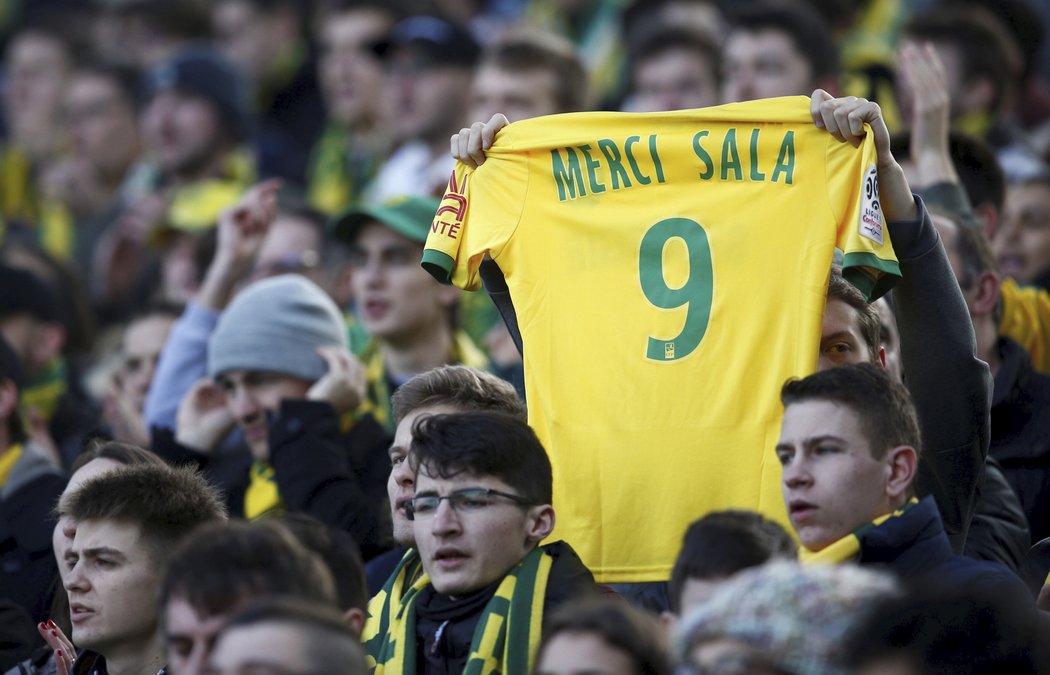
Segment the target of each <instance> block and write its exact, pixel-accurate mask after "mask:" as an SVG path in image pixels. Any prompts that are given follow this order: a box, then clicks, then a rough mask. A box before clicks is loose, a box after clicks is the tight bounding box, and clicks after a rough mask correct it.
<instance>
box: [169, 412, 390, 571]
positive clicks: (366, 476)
mask: <svg viewBox="0 0 1050 675" xmlns="http://www.w3.org/2000/svg"><path fill="white" fill-rule="evenodd" d="M153 440H154V451H155V452H157V454H159V455H160V456H161V457H164V458H165V459H166V460H168V461H169V462H171V463H174V464H185V463H191V464H195V465H197V466H199V467H201V469H202V470H204V471H205V472H206V474H208V472H209V468H210V466H209V465H210V458H209V457H208V456H207V455H203V454H201V453H198V452H195V451H193V450H192V449H190V448H187V447H184V446H181V445H179V444H178V443H176V442H175V438H174V435H173V434H172V433H171V432H170V431H168V430H164V429H159V428H155V429H154V436H153ZM390 442H391V438H390V435H389V434H388V433H387V432H386V430H384V429H383V428H382V427H380V426H379V424H378V423H377V422H376V421H375V420H374V419H373V418H372V416H371V415H365V416H363V417H362V418H361V419H359V420H357V421H356V422H355V423H354V425H353V426H352V427H351V428H350V430H349V431H348V432H347V433H345V434H344V433H342V432H341V431H340V427H339V418H338V417H337V416H336V414H335V411H334V410H333V408H332V407H331V406H330V405H328V404H327V403H323V402H318V401H283V402H282V403H281V407H280V409H279V410H278V413H277V415H275V416H274V417H273V419H272V420H270V435H269V445H270V464H271V465H272V466H273V469H274V476H275V479H276V481H277V492H278V493H279V494H280V495H281V499H282V500H283V502H284V506H285V508H286V509H287V510H288V511H294V512H301V513H308V514H310V515H311V516H314V517H315V518H317V519H319V520H321V521H322V522H324V523H325V524H327V525H328V526H329V527H334V528H337V529H341V530H345V531H347V532H349V533H350V534H351V535H352V536H353V537H354V539H355V540H356V541H357V543H358V545H359V546H360V547H361V555H362V556H363V557H364V559H365V560H368V559H370V558H373V557H375V556H376V555H378V554H379V553H382V552H383V551H385V550H386V549H387V548H388V547H387V546H385V541H386V539H387V538H388V536H389V531H390V523H389V511H388V509H387V506H386V480H387V476H388V474H389V473H390V460H389V457H388V455H387V449H388V448H389V447H390ZM241 461H242V465H243V470H241V471H240V472H239V473H238V474H236V477H233V474H231V473H230V472H229V471H227V472H226V476H225V477H223V478H222V480H216V481H214V482H215V483H216V484H217V485H218V486H219V487H221V488H222V489H223V491H224V492H225V495H226V501H227V507H228V508H229V511H230V514H231V515H234V516H243V514H244V496H245V493H246V491H247V489H248V486H249V484H250V480H249V467H250V465H251V459H250V457H244V459H243V460H241ZM211 478H212V477H211V475H210V474H209V479H211Z"/></svg>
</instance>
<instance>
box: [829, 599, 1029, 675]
mask: <svg viewBox="0 0 1050 675" xmlns="http://www.w3.org/2000/svg"><path fill="white" fill-rule="evenodd" d="M1035 614H1036V610H1035V608H1034V606H1033V605H1032V602H1031V599H1030V598H1004V597H1002V596H1001V595H993V594H991V593H989V592H988V591H986V590H976V591H975V589H973V588H948V587H943V588H942V587H940V586H939V585H938V586H935V587H934V588H932V589H931V588H915V589H913V590H912V591H911V592H910V593H907V594H905V595H904V596H902V597H899V598H897V597H894V598H891V599H888V600H883V601H881V602H880V603H879V604H878V605H876V607H875V608H874V609H873V610H871V611H870V612H868V613H867V614H866V615H864V617H863V619H862V620H861V621H860V622H859V623H858V625H857V626H856V627H855V628H854V630H853V631H851V634H850V635H849V637H848V638H847V640H846V644H845V649H844V651H843V653H844V654H846V655H848V663H847V665H848V666H850V669H851V672H853V669H854V668H855V669H857V671H859V670H860V669H861V668H862V667H863V666H866V665H869V664H874V663H877V662H880V661H883V660H884V659H892V660H893V661H894V662H898V661H899V660H903V661H905V662H906V663H908V664H910V665H911V667H912V669H913V670H914V671H915V672H922V673H931V675H932V674H938V675H939V674H941V673H944V674H945V675H947V674H948V673H958V672H966V673H973V674H975V675H994V674H997V673H1016V674H1018V675H1022V674H1025V673H1031V674H1032V675H1035V673H1039V672H1045V671H1044V670H1040V669H1039V659H1038V657H1036V656H1035V654H1036V653H1037V652H1038V651H1039V650H1038V648H1039V646H1040V640H1039V637H1038V636H1037V630H1038V629H1037V626H1038V625H1039V623H1040V622H1039V620H1038V619H1037V618H1036V616H1035Z"/></svg>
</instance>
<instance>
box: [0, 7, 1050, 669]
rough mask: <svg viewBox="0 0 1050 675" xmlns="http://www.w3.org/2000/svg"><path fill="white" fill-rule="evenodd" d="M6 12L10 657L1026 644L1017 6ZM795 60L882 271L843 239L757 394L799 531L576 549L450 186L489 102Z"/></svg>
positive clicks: (1023, 173)
mask: <svg viewBox="0 0 1050 675" xmlns="http://www.w3.org/2000/svg"><path fill="white" fill-rule="evenodd" d="M0 8H3V9H4V10H5V11H2V12H0V30H2V36H3V37H2V40H3V63H2V66H0V86H2V89H0V94H2V96H0V102H2V108H0V131H2V140H0V672H11V673H16V674H18V675H23V674H30V673H40V674H44V673H58V674H60V675H66V674H68V673H94V674H97V675H105V674H107V673H108V674H109V675H154V673H158V672H167V673H170V674H171V675H190V674H197V673H206V672H207V673H222V674H224V675H234V674H236V673H248V672H280V673H288V674H293V673H294V674H300V675H317V674H320V673H365V672H375V673H384V672H385V673H409V672H421V673H460V672H471V673H474V672H477V673H489V672H507V673H515V674H524V673H531V672H536V673H551V674H554V673H564V674H568V673H584V672H587V673H590V672H600V673H639V674H641V673H645V674H650V673H652V674H658V673H671V672H673V671H674V669H675V668H676V667H680V668H683V669H684V670H683V671H682V672H694V673H783V674H795V675H804V674H810V673H813V674H817V673H846V672H856V673H868V674H874V673H885V672H896V673H908V674H915V675H922V674H926V673H931V674H932V673H947V672H976V673H985V672H987V673H992V672H995V673H999V672H1011V673H1029V672H1030V673H1036V672H1050V650H1048V649H1047V645H1050V617H1047V615H1046V614H1045V612H1046V611H1050V37H1048V36H1050V10H1048V9H1047V7H1046V6H1044V5H1043V4H1042V3H1039V2H1035V1H1033V0H996V1H995V2H993V1H992V0H910V1H907V2H898V1H894V0H860V1H857V2H826V1H824V2H817V1H816V0H811V1H809V2H802V1H793V2H788V1H777V0H763V1H761V2H760V1H759V0H753V1H748V2H742V1H739V0H733V1H730V0H652V1H641V0H635V1H634V2H630V1H629V0H474V1H471V0H432V1H429V2H428V1H426V0H418V1H410V0H312V1H311V2H300V1H295V0H213V1H209V2H205V1H204V0H95V1H93V2H74V1H72V0H62V1H60V0H51V1H49V2H43V1H37V0H34V2H31V3H30V2H21V3H20V2H7V3H0ZM799 95H801V96H807V97H809V96H812V102H813V115H814V121H815V123H816V124H817V125H818V126H819V127H821V128H826V129H827V130H828V132H829V133H830V134H832V135H833V136H835V138H836V139H837V140H839V141H853V142H855V143H856V142H857V141H858V139H859V137H860V136H862V135H863V134H864V132H863V130H861V129H860V127H859V126H854V125H851V121H852V122H856V123H857V124H859V122H857V120H860V121H863V122H866V123H868V124H869V125H870V126H869V127H868V128H869V132H868V133H871V134H872V135H873V136H874V139H875V146H876V149H877V151H878V160H879V167H878V168H879V180H880V183H881V185H880V190H881V194H882V200H883V209H884V212H885V214H886V216H887V227H888V229H889V231H890V234H891V236H892V237H893V242H894V246H895V248H896V255H897V258H898V259H899V261H900V269H901V275H902V279H901V281H900V283H899V284H898V286H897V288H896V289H895V290H894V291H893V292H892V293H891V294H890V295H888V296H886V298H885V299H880V300H878V301H876V302H874V303H870V304H869V303H868V302H867V300H866V299H865V297H864V296H863V295H862V294H861V293H860V291H858V290H857V289H856V288H854V287H853V286H852V285H851V284H850V283H849V282H848V281H846V279H845V278H844V277H843V276H842V274H841V271H840V269H838V268H834V269H832V270H831V271H830V281H829V289H828V300H827V306H826V309H825V314H824V325H823V330H822V335H821V342H820V344H819V345H814V346H813V348H814V349H815V350H819V357H818V364H817V371H818V372H817V373H815V374H812V375H810V376H808V377H805V378H802V379H799V380H794V381H791V382H788V383H786V384H785V385H784V388H783V389H782V390H781V391H779V392H778V391H773V392H753V394H754V395H755V396H768V397H776V396H778V395H779V396H780V400H781V402H782V404H783V406H784V410H785V414H784V420H783V426H782V429H781V435H780V440H779V442H778V443H777V445H776V447H775V448H773V447H770V448H768V449H765V450H766V454H767V458H768V461H770V462H772V461H774V460H779V463H780V464H781V466H782V470H783V480H782V485H783V494H784V501H785V506H786V509H787V513H788V522H785V523H777V522H774V521H773V520H770V519H768V518H766V517H764V516H763V515H760V514H758V513H755V512H751V511H746V510H732V511H721V512H715V513H710V514H700V513H698V514H690V517H691V518H695V522H694V523H693V524H692V526H691V527H690V528H689V529H688V531H687V532H685V533H684V538H683V541H682V545H681V552H680V553H679V556H678V559H677V561H674V568H673V572H672V574H671V576H670V579H669V580H668V581H666V582H659V583H630V584H616V585H614V586H611V587H610V586H608V585H605V584H598V583H596V582H595V579H594V577H593V576H592V574H591V572H590V571H589V570H588V568H587V566H586V565H585V564H584V561H583V560H581V559H580V557H579V556H577V554H576V553H575V551H574V550H573V549H572V546H571V542H564V541H553V542H552V541H549V538H548V535H550V533H551V532H552V530H553V529H554V525H555V520H556V518H555V510H554V509H555V507H556V506H557V505H552V503H551V502H552V501H553V500H552V497H551V490H552V488H551V485H552V482H553V481H555V480H557V476H556V475H552V469H551V463H550V461H549V459H548V455H547V451H546V450H545V449H544V447H543V445H542V444H541V442H540V441H539V439H538V438H537V437H536V435H535V433H533V431H532V430H531V429H530V428H529V427H528V425H527V423H526V421H527V418H528V415H527V406H526V402H525V400H524V378H525V373H524V371H523V365H522V357H521V352H522V345H521V338H520V334H519V333H518V330H517V325H516V321H517V319H516V318H515V317H513V316H512V315H511V316H507V315H505V312H503V309H504V305H503V304H502V303H501V299H505V296H506V295H507V289H506V285H505V282H503V281H502V279H501V278H500V275H499V274H498V269H496V270H495V272H496V274H488V273H487V272H492V268H491V267H490V266H493V265H494V264H493V263H492V262H491V261H487V262H485V263H482V277H483V278H485V280H486V290H487V291H488V293H465V294H461V293H460V291H459V290H458V289H456V288H454V287H452V286H447V285H442V284H440V283H438V282H437V281H436V280H435V279H433V278H432V277H431V276H430V274H429V273H428V272H427V271H425V270H424V269H423V268H422V267H421V266H420V264H419V261H420V258H421V255H422V251H423V246H424V243H425V242H426V240H427V236H428V233H429V232H430V231H431V222H432V219H433V217H434V213H435V211H436V210H437V209H438V206H439V203H440V202H439V199H440V197H441V196H442V194H443V193H444V192H445V189H446V186H447V184H448V182H449V175H450V173H451V171H452V169H453V167H454V166H455V163H456V161H457V160H460V161H463V162H466V163H468V164H470V165H473V166H477V165H479V164H481V163H483V162H484V161H485V151H486V150H487V149H488V148H489V147H490V146H491V143H492V141H493V138H494V137H495V136H497V135H498V132H499V129H501V128H502V127H503V126H504V125H505V124H507V123H508V122H509V123H513V122H516V121H519V120H524V119H527V118H532V117H538V116H542V115H551V114H557V113H569V112H583V111H598V110H610V111H622V112H631V113H650V112H658V111H665V110H678V109H689V108H701V107H708V106H714V105H719V104H723V103H732V102H738V101H749V100H754V99H765V98H773V97H780V96H799ZM869 101H873V102H877V104H878V105H877V106H876V105H872V104H870V103H869ZM847 114H850V115H853V120H847ZM450 138H451V147H450ZM912 193H914V194H915V195H917V198H913V197H911V194H912ZM501 284H502V285H501ZM501 296H503V297H502V298H501ZM566 339H572V336H567V338H566ZM610 367H612V364H610ZM638 461H640V462H641V461H645V458H644V454H639V456H638ZM690 484H691V480H690V477H689V476H682V489H690ZM623 499H634V500H637V502H638V507H637V508H638V510H639V511H640V512H644V510H645V508H646V506H645V501H646V500H659V499H660V495H659V494H651V493H650V492H647V490H646V488H645V487H644V486H639V487H638V491H637V494H624V495H623ZM596 526H603V527H611V526H615V524H614V523H599V524H597V525H596ZM788 527H790V530H789V529H788ZM637 537H638V542H639V545H640V546H641V545H644V543H645V532H644V531H643V532H638V534H637ZM668 563H669V564H670V563H671V561H668ZM253 668H256V669H259V670H253Z"/></svg>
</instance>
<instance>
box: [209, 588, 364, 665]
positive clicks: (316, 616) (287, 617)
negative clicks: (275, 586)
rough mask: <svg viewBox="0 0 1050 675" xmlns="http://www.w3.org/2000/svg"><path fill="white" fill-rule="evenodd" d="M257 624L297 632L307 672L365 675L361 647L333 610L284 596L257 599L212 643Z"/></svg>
mask: <svg viewBox="0 0 1050 675" xmlns="http://www.w3.org/2000/svg"><path fill="white" fill-rule="evenodd" d="M260 623H279V624H283V625H286V626H288V627H289V629H290V630H293V631H296V632H298V634H299V636H300V637H301V638H302V639H303V642H304V645H303V647H304V648H303V650H302V654H303V655H304V656H305V657H306V658H307V659H308V660H309V663H308V664H306V666H305V667H306V670H305V672H307V673H311V674H313V673H331V672H339V673H345V674H346V675H365V674H366V673H368V672H369V670H368V668H367V666H366V663H365V652H364V647H363V646H362V645H361V641H360V640H359V639H358V637H357V636H356V635H354V634H353V633H352V632H351V631H350V628H349V627H348V626H347V625H346V623H345V622H344V621H343V620H342V618H341V617H340V616H339V613H338V612H336V611H335V610H333V609H330V608H328V607H324V606H320V607H319V606H317V605H311V604H308V603H306V602H304V601H303V600H299V599H296V598H288V597H268V598H259V599H258V600H255V601H253V602H251V603H249V604H248V605H247V606H245V607H244V608H242V609H240V610H238V611H237V613H236V614H234V615H233V616H232V617H230V620H229V621H228V622H227V623H226V626H225V627H223V629H222V634H220V636H219V638H218V639H217V640H216V642H218V641H220V640H222V636H223V635H225V634H226V633H227V632H229V631H231V630H234V629H236V628H241V627H246V626H253V625H256V624H260Z"/></svg>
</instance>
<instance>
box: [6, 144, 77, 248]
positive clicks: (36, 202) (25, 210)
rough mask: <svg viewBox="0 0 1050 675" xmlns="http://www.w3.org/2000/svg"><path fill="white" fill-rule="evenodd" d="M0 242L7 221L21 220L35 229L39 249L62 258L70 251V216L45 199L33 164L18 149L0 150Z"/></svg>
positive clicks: (71, 245)
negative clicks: (39, 189)
mask: <svg viewBox="0 0 1050 675" xmlns="http://www.w3.org/2000/svg"><path fill="white" fill-rule="evenodd" d="M0 219H2V220H3V221H4V227H2V228H0V243H2V242H3V240H4V236H5V235H6V231H7V230H8V229H12V228H11V227H10V225H9V224H13V223H20V224H21V225H23V226H24V227H26V228H30V229H32V230H34V231H35V235H36V241H37V243H39V244H40V246H41V248H43V249H44V250H45V251H47V252H48V253H50V254H51V255H53V256H55V257H56V258H61V259H63V260H65V259H68V258H69V257H70V256H71V255H72V253H73V238H74V235H75V227H74V224H73V216H72V214H70V212H69V210H68V209H67V208H66V207H65V206H64V205H63V204H61V203H59V202H56V201H51V200H46V199H44V198H43V197H42V196H41V195H40V193H39V191H38V190H37V188H36V182H35V177H34V175H33V167H32V166H31V165H30V163H29V159H28V158H27V157H26V156H25V153H23V152H22V151H21V150H19V149H18V148H15V147H14V146H7V147H5V148H3V149H2V150H0Z"/></svg>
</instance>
